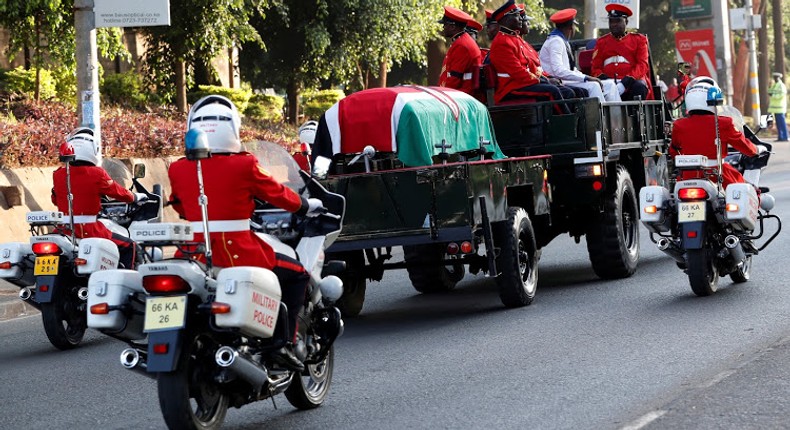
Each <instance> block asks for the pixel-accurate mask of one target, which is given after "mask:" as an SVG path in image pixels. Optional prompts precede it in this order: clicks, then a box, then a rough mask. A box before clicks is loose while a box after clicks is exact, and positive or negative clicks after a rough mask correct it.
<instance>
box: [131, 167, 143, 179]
mask: <svg viewBox="0 0 790 430" xmlns="http://www.w3.org/2000/svg"><path fill="white" fill-rule="evenodd" d="M132 171H133V173H134V179H142V178H145V164H143V163H134V166H133V167H132Z"/></svg>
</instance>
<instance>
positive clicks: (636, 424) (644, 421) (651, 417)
mask: <svg viewBox="0 0 790 430" xmlns="http://www.w3.org/2000/svg"><path fill="white" fill-rule="evenodd" d="M665 413H667V411H653V412H648V413H646V414H644V415H642V416H641V417H639V418H638V419H636V420H634V421H632V422H631V423H629V424H628V425H626V426H625V427H621V428H620V430H639V429H641V428H642V427H644V426H646V425H648V424H650V423H652V422H653V421H655V420H657V419H658V418H660V417H661V416H662V415H664V414H665Z"/></svg>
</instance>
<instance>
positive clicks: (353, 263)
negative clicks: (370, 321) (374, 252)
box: [327, 251, 367, 317]
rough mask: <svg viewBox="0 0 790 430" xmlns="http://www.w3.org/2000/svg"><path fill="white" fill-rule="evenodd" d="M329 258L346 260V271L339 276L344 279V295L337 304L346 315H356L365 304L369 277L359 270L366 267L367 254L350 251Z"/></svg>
mask: <svg viewBox="0 0 790 430" xmlns="http://www.w3.org/2000/svg"><path fill="white" fill-rule="evenodd" d="M327 260H343V261H345V262H346V271H345V272H343V273H341V274H339V275H338V277H339V278H340V280H341V281H343V295H342V296H341V297H340V299H339V300H338V301H337V303H336V304H335V306H337V308H338V309H340V313H342V314H343V316H344V317H355V316H357V315H359V313H360V312H362V306H363V305H364V304H365V292H366V290H367V279H365V276H364V275H360V274H359V273H358V272H357V270H361V269H362V268H364V267H365V254H364V253H363V251H349V252H343V253H339V254H332V255H329V256H327Z"/></svg>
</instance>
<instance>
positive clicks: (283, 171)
mask: <svg viewBox="0 0 790 430" xmlns="http://www.w3.org/2000/svg"><path fill="white" fill-rule="evenodd" d="M245 146H246V147H247V151H249V152H250V153H252V154H253V155H255V157H256V158H257V159H258V164H260V165H261V167H263V168H264V169H266V171H267V172H269V173H270V174H271V175H272V176H273V177H274V178H275V179H277V181H279V182H280V183H282V184H283V185H285V186H286V187H288V188H290V189H292V190H294V191H296V192H297V193H299V192H300V191H302V190H303V189H304V186H305V183H304V180H303V179H302V177H301V176H300V175H299V165H298V164H297V163H296V160H294V158H293V156H292V155H291V154H290V153H288V151H286V150H285V148H283V147H282V146H281V145H278V144H276V143H273V142H266V141H262V140H258V141H254V142H248V143H245Z"/></svg>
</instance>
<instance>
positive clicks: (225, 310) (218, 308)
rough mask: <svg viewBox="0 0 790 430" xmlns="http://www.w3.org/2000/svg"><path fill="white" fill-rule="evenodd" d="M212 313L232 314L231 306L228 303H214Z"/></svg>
mask: <svg viewBox="0 0 790 430" xmlns="http://www.w3.org/2000/svg"><path fill="white" fill-rule="evenodd" d="M211 313H212V314H214V315H217V314H229V313H230V305H229V304H227V303H222V302H212V303H211Z"/></svg>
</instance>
